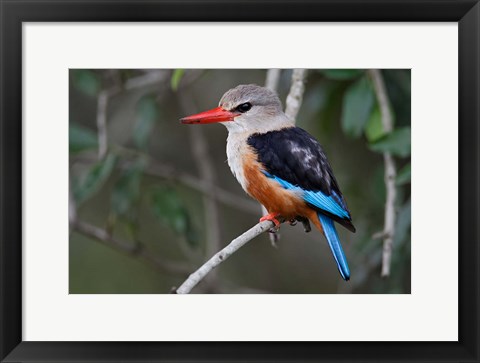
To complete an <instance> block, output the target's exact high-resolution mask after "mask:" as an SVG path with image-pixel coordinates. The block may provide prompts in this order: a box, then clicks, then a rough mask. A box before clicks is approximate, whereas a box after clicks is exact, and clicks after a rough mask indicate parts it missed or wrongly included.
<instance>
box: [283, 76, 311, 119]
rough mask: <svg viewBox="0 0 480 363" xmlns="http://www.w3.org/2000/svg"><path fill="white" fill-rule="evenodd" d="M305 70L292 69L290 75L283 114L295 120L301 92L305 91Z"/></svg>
mask: <svg viewBox="0 0 480 363" xmlns="http://www.w3.org/2000/svg"><path fill="white" fill-rule="evenodd" d="M306 76H307V70H306V69H294V70H293V73H292V85H291V86H290V92H289V93H288V96H287V107H286V110H285V114H286V115H287V116H289V117H290V118H291V119H292V120H295V119H296V117H297V114H298V111H299V110H300V106H301V105H302V99H303V92H304V91H305V77H306Z"/></svg>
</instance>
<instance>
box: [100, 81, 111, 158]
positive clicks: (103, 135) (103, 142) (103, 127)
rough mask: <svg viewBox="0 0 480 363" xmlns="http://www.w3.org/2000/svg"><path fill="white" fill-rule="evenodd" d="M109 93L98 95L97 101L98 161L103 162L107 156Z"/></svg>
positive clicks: (104, 92)
mask: <svg viewBox="0 0 480 363" xmlns="http://www.w3.org/2000/svg"><path fill="white" fill-rule="evenodd" d="M109 97H110V96H109V92H108V91H106V90H103V91H101V92H100V93H99V95H98V101H97V129H98V159H99V160H101V159H103V158H104V157H105V155H106V154H107V148H108V136H107V135H108V133H107V107H108V98H109Z"/></svg>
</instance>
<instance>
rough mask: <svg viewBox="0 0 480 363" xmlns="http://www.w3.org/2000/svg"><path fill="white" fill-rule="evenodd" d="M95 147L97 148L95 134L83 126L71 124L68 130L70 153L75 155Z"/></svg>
mask: <svg viewBox="0 0 480 363" xmlns="http://www.w3.org/2000/svg"><path fill="white" fill-rule="evenodd" d="M95 147H97V136H96V135H95V133H94V132H93V131H91V130H89V129H87V128H85V127H83V126H80V125H78V124H76V123H73V122H70V126H69V129H68V148H69V150H70V153H72V154H75V153H78V152H80V151H84V150H88V149H93V148H95Z"/></svg>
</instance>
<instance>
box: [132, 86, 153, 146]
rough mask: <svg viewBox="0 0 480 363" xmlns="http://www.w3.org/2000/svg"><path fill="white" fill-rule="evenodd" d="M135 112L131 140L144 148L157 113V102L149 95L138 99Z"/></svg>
mask: <svg viewBox="0 0 480 363" xmlns="http://www.w3.org/2000/svg"><path fill="white" fill-rule="evenodd" d="M137 114H138V118H137V123H136V124H135V127H134V130H133V141H134V143H135V145H136V146H137V147H138V148H139V149H141V150H145V149H146V148H147V140H148V138H149V136H150V135H151V131H152V129H153V126H154V125H155V121H156V120H157V119H158V115H159V110H158V104H157V101H156V100H155V98H154V97H153V96H151V95H150V96H146V97H143V98H142V99H140V101H139V103H138V106H137Z"/></svg>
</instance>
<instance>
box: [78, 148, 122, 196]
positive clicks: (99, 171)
mask: <svg viewBox="0 0 480 363" xmlns="http://www.w3.org/2000/svg"><path fill="white" fill-rule="evenodd" d="M116 160H117V157H116V156H115V155H113V154H108V155H107V157H106V158H105V159H103V160H100V161H98V162H97V163H95V164H94V165H93V166H92V167H91V168H90V169H89V170H88V171H87V173H86V174H85V175H84V176H83V178H82V179H81V181H80V182H78V183H77V184H76V185H75V187H74V191H73V193H74V196H75V200H76V201H77V202H78V203H82V202H83V201H85V200H87V199H88V198H90V197H91V196H92V195H93V194H95V193H96V192H97V191H98V190H99V189H100V188H101V187H102V185H103V184H104V183H105V181H106V180H107V179H108V177H109V176H110V174H111V173H112V171H113V168H114V166H115V163H116Z"/></svg>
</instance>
